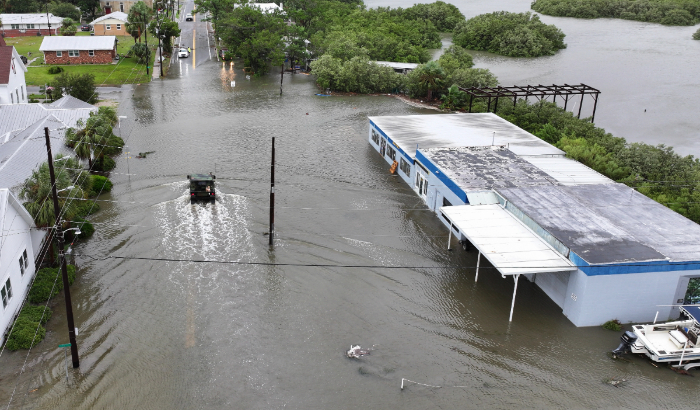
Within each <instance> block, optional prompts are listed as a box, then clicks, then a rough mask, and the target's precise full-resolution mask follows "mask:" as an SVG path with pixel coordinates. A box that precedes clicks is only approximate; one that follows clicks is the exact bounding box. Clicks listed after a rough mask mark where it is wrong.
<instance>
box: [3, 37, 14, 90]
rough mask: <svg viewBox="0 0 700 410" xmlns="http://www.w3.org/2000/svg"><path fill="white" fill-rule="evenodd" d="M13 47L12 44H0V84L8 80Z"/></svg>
mask: <svg viewBox="0 0 700 410" xmlns="http://www.w3.org/2000/svg"><path fill="white" fill-rule="evenodd" d="M13 48H14V47H12V46H4V47H2V46H0V84H7V83H9V82H10V71H11V70H12V49H13Z"/></svg>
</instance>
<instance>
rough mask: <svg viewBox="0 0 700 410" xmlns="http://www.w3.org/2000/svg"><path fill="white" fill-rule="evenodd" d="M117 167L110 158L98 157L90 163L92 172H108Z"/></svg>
mask: <svg viewBox="0 0 700 410" xmlns="http://www.w3.org/2000/svg"><path fill="white" fill-rule="evenodd" d="M116 166H117V163H116V162H114V160H113V159H112V158H110V157H106V156H105V157H100V158H97V159H96V160H95V162H93V163H92V170H93V171H100V172H109V171H111V170H113V169H114V167H116Z"/></svg>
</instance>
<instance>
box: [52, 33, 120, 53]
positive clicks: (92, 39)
mask: <svg viewBox="0 0 700 410" xmlns="http://www.w3.org/2000/svg"><path fill="white" fill-rule="evenodd" d="M115 40H116V37H115V36H47V37H44V40H43V41H42V42H41V47H39V50H40V51H63V50H112V49H114V47H116V45H115Z"/></svg>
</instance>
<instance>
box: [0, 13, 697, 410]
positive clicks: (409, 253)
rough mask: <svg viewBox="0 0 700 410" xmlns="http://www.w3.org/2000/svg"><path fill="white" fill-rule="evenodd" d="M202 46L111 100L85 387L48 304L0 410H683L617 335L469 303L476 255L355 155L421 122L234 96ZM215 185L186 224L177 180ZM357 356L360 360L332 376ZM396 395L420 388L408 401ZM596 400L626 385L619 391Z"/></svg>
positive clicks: (84, 334)
mask: <svg viewBox="0 0 700 410" xmlns="http://www.w3.org/2000/svg"><path fill="white" fill-rule="evenodd" d="M188 7H189V8H190V9H191V3H190V4H188ZM623 23H624V24H627V22H621V23H620V24H623ZM196 24H200V23H196ZM615 24H618V23H615ZM197 33H199V29H197ZM184 37H186V36H185V35H184V34H183V38H184ZM201 41H202V40H201V39H199V40H198V43H197V44H198V52H197V54H196V59H195V60H194V63H193V61H192V60H185V61H176V62H175V63H174V65H173V68H172V70H171V73H170V75H169V78H168V79H165V80H163V81H154V82H153V83H150V84H148V85H141V86H136V87H134V88H133V91H132V90H129V89H125V90H124V91H122V92H120V93H115V94H113V95H112V97H113V98H116V99H119V100H120V103H121V105H120V115H125V116H127V117H128V118H127V119H125V120H122V126H121V130H120V131H121V133H122V136H123V138H124V140H125V141H126V145H127V149H126V150H125V151H126V152H125V154H124V155H121V156H120V157H119V158H118V159H117V168H116V169H115V171H114V173H113V174H112V179H113V181H114V184H115V185H114V188H113V190H112V192H111V193H110V194H107V195H103V196H102V197H100V200H101V202H100V205H101V207H102V210H101V211H100V212H99V213H98V214H96V215H95V216H94V217H93V218H92V220H93V221H94V222H95V226H96V227H97V231H96V233H95V235H94V237H93V238H92V239H91V240H90V241H88V242H87V243H84V244H80V245H78V246H77V247H76V249H75V252H74V253H76V254H78V256H77V257H76V259H77V262H78V265H79V275H78V279H77V281H76V283H75V285H74V286H73V287H72V288H71V289H72V293H73V301H74V312H75V315H76V325H77V326H78V327H79V329H80V332H79V336H78V344H79V349H80V354H81V366H80V368H79V369H77V370H73V369H70V370H69V383H67V382H66V377H65V367H64V361H63V352H62V350H61V349H58V348H57V347H56V346H57V345H58V344H59V343H66V342H67V332H66V330H65V323H66V322H65V313H64V312H63V309H62V308H61V304H62V300H61V299H60V298H58V299H57V300H56V301H55V303H54V316H53V318H52V319H51V321H50V323H49V324H48V331H47V337H46V339H45V340H44V341H43V342H42V343H41V344H39V345H38V346H37V347H36V348H34V349H32V351H31V352H30V353H29V354H27V352H26V351H20V352H8V351H5V352H4V353H3V355H2V356H1V357H0V408H2V407H7V408H9V409H25V408H26V409H113V408H125V409H231V408H240V409H279V408H290V409H336V408H337V409H354V408H363V409H383V408H401V409H425V408H444V409H453V408H474V409H476V408H498V409H506V408H573V409H588V408H630V409H632V408H635V409H640V408H642V409H646V408H668V407H672V406H676V405H678V403H693V402H696V401H697V380H696V379H695V378H693V377H688V376H681V375H678V374H676V373H674V372H672V371H671V370H669V369H667V368H665V367H659V368H657V367H654V366H652V365H650V364H649V362H647V361H646V360H643V359H641V358H637V357H632V358H629V360H626V361H613V360H611V359H610V358H609V357H608V354H607V352H608V351H610V350H611V349H612V348H614V347H616V346H617V344H618V337H619V333H616V332H609V331H606V330H603V329H601V328H576V327H574V326H573V325H572V324H571V323H570V322H569V321H568V320H567V319H566V317H564V316H563V315H562V313H561V309H559V308H558V307H557V306H556V305H555V304H554V303H553V302H552V301H551V300H550V299H549V298H548V297H547V296H546V295H545V294H544V293H543V292H542V291H540V290H539V289H538V288H537V287H535V286H534V285H533V284H531V283H529V282H527V281H526V280H521V281H520V283H519V286H518V293H517V299H516V304H515V315H514V320H513V322H512V323H509V322H508V314H509V311H510V302H511V297H512V293H513V281H512V279H510V278H506V279H503V278H501V276H500V275H498V274H497V273H496V272H495V271H493V270H491V269H488V266H486V267H482V269H481V271H480V274H479V280H478V282H475V281H474V276H475V272H474V269H473V267H474V266H475V265H476V253H475V252H464V251H463V250H461V249H460V248H459V247H458V246H456V244H454V242H453V243H452V246H453V248H455V249H454V250H453V251H451V252H450V251H447V249H446V248H447V235H446V233H447V229H445V228H444V226H442V225H441V223H440V222H439V221H438V219H437V218H436V217H435V216H434V215H433V214H431V213H430V212H428V211H427V210H426V208H425V207H424V206H423V204H422V203H421V201H420V200H419V199H418V197H417V196H416V195H415V194H414V193H413V191H412V190H411V189H409V188H408V187H407V186H406V185H405V184H404V183H403V182H400V181H399V180H398V179H397V178H394V177H392V176H390V174H389V173H388V165H387V164H386V163H385V162H384V161H383V160H381V158H379V156H378V154H377V153H376V152H374V151H373V150H372V149H370V148H369V145H368V143H367V132H368V120H367V116H374V115H406V114H429V112H427V111H424V110H420V109H416V108H413V107H410V106H408V105H406V104H404V103H402V102H400V101H398V100H396V99H393V98H391V97H385V96H378V97H369V96H360V97H318V96H315V95H314V94H315V93H316V92H317V90H316V88H315V86H314V84H313V79H312V78H311V77H309V76H305V75H294V76H285V79H284V94H283V95H282V96H280V95H279V74H271V75H270V76H267V77H264V78H262V79H252V80H247V79H246V78H245V74H243V72H242V71H241V70H240V69H239V67H238V66H231V65H230V64H228V63H226V64H224V63H220V62H219V63H217V62H216V61H215V60H214V61H209V59H208V55H207V53H205V52H203V51H204V50H206V46H203V45H202V43H201ZM569 42H570V44H571V43H572V40H571V39H569ZM513 70H514V69H513ZM602 111H603V108H601V111H599V113H602ZM272 137H276V160H277V161H276V162H277V165H276V176H275V181H276V192H275V195H276V204H275V205H276V209H275V222H276V224H275V226H276V230H277V234H276V236H275V244H274V247H272V248H270V247H269V246H268V236H266V235H265V233H266V232H267V230H268V217H269V190H270V187H269V186H270V185H269V178H270V166H269V163H270V146H271V138H272ZM148 151H155V152H154V153H152V154H149V155H148V156H147V158H146V159H137V158H136V155H137V154H138V153H139V152H148ZM127 152H128V154H127ZM209 171H212V172H216V175H217V182H218V185H217V189H218V190H217V194H218V199H217V200H216V202H215V203H206V204H205V203H195V204H191V203H190V202H189V198H188V187H187V181H186V179H185V176H186V174H188V173H194V172H198V173H199V172H209ZM202 261H209V262H202ZM318 265H322V266H318ZM329 265H330V266H329ZM351 344H360V345H361V346H362V347H364V348H371V349H373V350H372V352H371V355H369V356H366V357H364V358H362V359H361V360H353V359H348V358H346V357H345V356H344V354H345V351H347V350H348V348H349V347H350V345H351ZM25 361H26V366H24V367H23V365H24V363H25ZM404 378H405V379H408V380H410V381H413V382H417V383H422V385H421V384H415V383H411V382H405V388H404V389H403V390H401V388H400V386H401V381H402V379H404ZM611 378H615V379H626V380H627V382H625V383H623V384H622V385H621V386H620V387H617V388H616V387H613V386H612V385H610V384H606V383H605V381H606V380H609V379H611ZM426 385H430V386H426ZM431 386H440V387H439V388H438V387H431ZM6 403H7V404H6Z"/></svg>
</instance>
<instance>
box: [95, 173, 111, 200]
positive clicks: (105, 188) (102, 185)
mask: <svg viewBox="0 0 700 410" xmlns="http://www.w3.org/2000/svg"><path fill="white" fill-rule="evenodd" d="M111 190H112V181H110V180H109V178H107V177H103V176H102V175H93V176H92V191H91V192H90V197H96V196H97V195H99V194H101V193H105V192H109V191H111Z"/></svg>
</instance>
